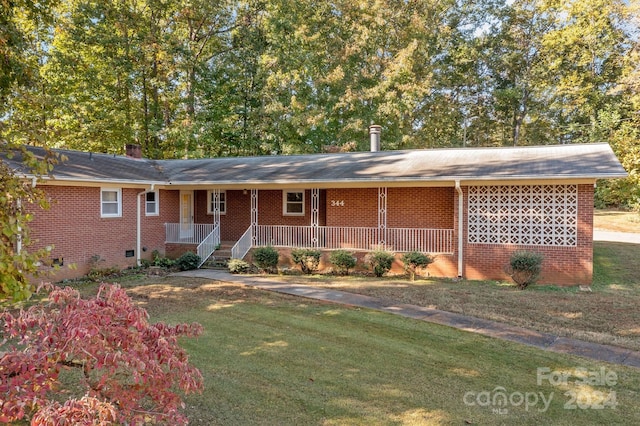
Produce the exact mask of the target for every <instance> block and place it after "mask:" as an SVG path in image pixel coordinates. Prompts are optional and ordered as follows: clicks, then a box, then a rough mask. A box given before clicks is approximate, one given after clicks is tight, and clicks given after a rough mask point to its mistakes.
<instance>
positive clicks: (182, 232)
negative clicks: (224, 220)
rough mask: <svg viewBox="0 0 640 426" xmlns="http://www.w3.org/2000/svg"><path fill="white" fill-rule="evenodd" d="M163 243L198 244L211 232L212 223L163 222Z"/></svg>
mask: <svg viewBox="0 0 640 426" xmlns="http://www.w3.org/2000/svg"><path fill="white" fill-rule="evenodd" d="M164 227H165V241H164V242H165V243H177V244H200V243H201V242H203V241H204V239H205V238H207V236H209V234H211V233H212V232H213V228H214V227H215V225H214V224H213V223H165V224H164Z"/></svg>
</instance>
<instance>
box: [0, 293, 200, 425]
mask: <svg viewBox="0 0 640 426" xmlns="http://www.w3.org/2000/svg"><path fill="white" fill-rule="evenodd" d="M48 300H49V302H48V303H47V304H37V305H33V306H31V307H30V308H28V309H25V310H21V311H19V312H14V313H11V312H9V311H4V312H2V313H0V323H1V324H2V325H3V338H4V339H3V340H0V354H1V355H0V363H1V365H2V368H0V395H2V397H0V398H2V401H3V402H4V403H0V422H14V421H17V420H21V419H24V417H27V416H31V417H32V420H31V424H59V425H62V424H132V425H134V424H136V425H141V424H146V423H147V422H149V423H153V424H172V425H182V424H186V423H187V418H186V417H185V416H184V415H183V414H182V413H180V412H179V409H180V407H184V404H183V401H182V398H181V396H180V394H178V393H177V392H181V393H185V394H187V393H192V392H198V391H201V390H202V387H203V379H202V375H201V374H200V371H198V369H196V368H194V367H193V366H191V365H190V364H189V362H188V356H187V353H186V351H185V350H183V349H182V348H181V347H180V346H179V345H178V338H179V337H181V336H189V337H191V336H197V335H199V334H200V333H201V332H202V326H200V325H199V324H195V323H194V324H178V325H175V326H169V325H167V324H163V323H156V324H151V323H149V321H148V318H149V315H148V314H147V312H146V311H145V310H144V309H143V308H141V307H139V306H137V305H136V304H135V303H134V302H133V301H132V300H131V298H129V296H127V294H126V292H125V291H124V290H123V289H121V288H120V287H118V286H117V285H113V286H112V285H107V284H103V285H101V286H100V289H99V291H98V294H97V296H95V297H93V298H91V299H88V300H87V299H82V298H81V297H80V294H79V292H78V291H77V290H74V289H72V288H69V287H67V288H65V289H62V288H55V289H54V290H53V291H52V292H51V294H50V295H49V298H48ZM88 325H90V326H88ZM71 370H75V371H77V372H79V374H77V377H78V379H77V380H73V381H72V382H71V381H69V382H68V381H65V380H61V379H62V377H64V376H67V377H68V375H69V374H73V375H74V376H76V375H75V373H72V372H71ZM83 393H84V394H85V397H83V398H81V399H77V396H79V395H82V394H83ZM63 399H67V401H66V402H64V401H63ZM2 401H0V402H2ZM45 420H46V421H45Z"/></svg>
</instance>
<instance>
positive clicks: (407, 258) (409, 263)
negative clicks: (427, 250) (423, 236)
mask: <svg viewBox="0 0 640 426" xmlns="http://www.w3.org/2000/svg"><path fill="white" fill-rule="evenodd" d="M402 262H403V263H404V270H405V271H406V272H407V273H409V279H410V280H411V281H413V280H415V279H416V269H418V268H426V267H428V266H429V265H431V264H432V263H433V262H435V259H434V258H433V257H432V256H430V255H428V254H424V253H420V252H419V251H410V252H408V253H405V254H404V255H403V256H402Z"/></svg>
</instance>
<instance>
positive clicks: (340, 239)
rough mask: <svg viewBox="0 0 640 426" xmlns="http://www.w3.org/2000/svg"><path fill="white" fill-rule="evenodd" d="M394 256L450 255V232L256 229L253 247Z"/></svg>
mask: <svg viewBox="0 0 640 426" xmlns="http://www.w3.org/2000/svg"><path fill="white" fill-rule="evenodd" d="M381 241H384V242H385V243H384V244H383V247H381V248H384V249H387V250H390V251H396V252H406V251H412V250H416V251H420V252H424V253H453V250H454V241H453V229H422V228H388V229H386V231H385V230H381V229H379V228H364V227H340V226H283V225H258V226H257V235H256V244H257V245H258V246H266V245H271V246H274V247H299V248H320V249H326V250H335V249H351V250H374V249H376V248H380V242H381Z"/></svg>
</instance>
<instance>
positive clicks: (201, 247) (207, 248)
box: [196, 224, 220, 268]
mask: <svg viewBox="0 0 640 426" xmlns="http://www.w3.org/2000/svg"><path fill="white" fill-rule="evenodd" d="M219 245H220V225H219V224H218V225H216V226H215V227H214V228H213V230H212V231H211V233H209V235H207V236H206V237H205V238H204V240H202V242H201V243H200V244H198V247H197V248H196V253H197V254H198V256H200V264H199V265H198V268H199V267H201V266H202V265H203V264H204V262H206V261H207V259H209V256H211V255H212V254H213V252H214V251H216V248H217V247H218V246H219Z"/></svg>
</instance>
